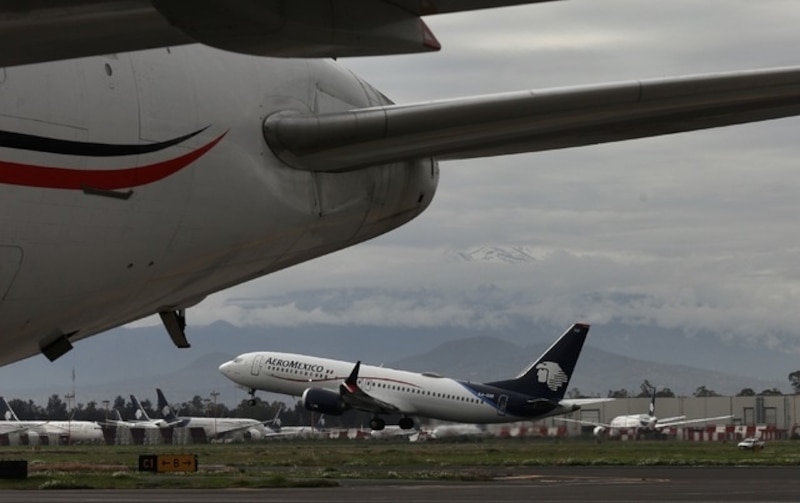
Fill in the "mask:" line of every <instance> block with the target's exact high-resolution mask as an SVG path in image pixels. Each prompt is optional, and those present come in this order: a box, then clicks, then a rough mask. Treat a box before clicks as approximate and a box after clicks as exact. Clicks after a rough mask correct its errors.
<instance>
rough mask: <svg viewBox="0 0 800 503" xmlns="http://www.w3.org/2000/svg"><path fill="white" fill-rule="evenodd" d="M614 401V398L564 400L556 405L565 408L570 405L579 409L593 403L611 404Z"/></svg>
mask: <svg viewBox="0 0 800 503" xmlns="http://www.w3.org/2000/svg"><path fill="white" fill-rule="evenodd" d="M614 400H616V398H564V399H563V400H561V401H559V402H558V404H559V405H564V406H567V407H570V406H572V405H577V406H578V407H581V406H583V405H592V404H595V403H603V402H613V401H614Z"/></svg>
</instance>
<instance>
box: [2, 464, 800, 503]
mask: <svg viewBox="0 0 800 503" xmlns="http://www.w3.org/2000/svg"><path fill="white" fill-rule="evenodd" d="M501 470H502V469H501ZM502 471H503V472H504V473H498V476H497V477H496V478H495V479H494V480H490V481H486V482H452V483H451V482H441V481H435V482H419V481H409V482H401V481H392V480H385V481H376V480H342V481H341V487H335V488H324V489H323V488H320V489H220V490H191V489H183V490H162V489H140V490H116V491H108V490H69V491H0V501H3V503H23V502H24V503H30V502H35V501H40V502H106V501H114V502H115V503H127V502H139V501H147V502H148V503H162V502H163V503H203V502H212V501H214V502H215V501H224V500H232V501H236V502H244V503H249V502H259V503H264V502H294V503H301V502H302V503H306V502H307V503H312V502H313V503H319V501H326V502H341V503H345V502H347V503H350V502H352V501H403V502H413V503H450V502H460V501H467V502H469V501H496V502H523V501H524V502H528V501H537V502H544V503H547V502H582V503H586V502H589V501H661V502H687V501H688V502H713V501H725V502H756V501H797V500H798V497H800V476H798V475H800V467H790V466H779V467H771V466H770V467H767V466H764V467H761V466H759V467H752V466H741V467H661V466H645V467H637V466H619V467H586V466H580V467H570V466H565V467H532V468H509V469H506V470H502Z"/></svg>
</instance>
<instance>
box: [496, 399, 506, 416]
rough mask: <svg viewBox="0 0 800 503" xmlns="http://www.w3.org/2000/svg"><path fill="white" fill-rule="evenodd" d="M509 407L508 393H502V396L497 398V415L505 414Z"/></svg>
mask: <svg viewBox="0 0 800 503" xmlns="http://www.w3.org/2000/svg"><path fill="white" fill-rule="evenodd" d="M507 407H508V395H500V397H499V398H498V399H497V415H498V416H505V415H506V408H507Z"/></svg>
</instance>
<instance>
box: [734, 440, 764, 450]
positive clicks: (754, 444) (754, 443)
mask: <svg viewBox="0 0 800 503" xmlns="http://www.w3.org/2000/svg"><path fill="white" fill-rule="evenodd" d="M764 445H766V443H765V442H764V441H763V440H761V439H760V438H755V437H747V438H745V439H744V440H742V441H741V442H739V443H738V444H736V446H737V447H738V448H739V449H750V450H754V451H755V450H759V449H763V448H764Z"/></svg>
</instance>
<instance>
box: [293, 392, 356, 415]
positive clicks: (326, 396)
mask: <svg viewBox="0 0 800 503" xmlns="http://www.w3.org/2000/svg"><path fill="white" fill-rule="evenodd" d="M301 401H302V402H303V407H305V408H306V409H307V410H311V411H314V412H319V413H320V414H329V415H332V416H339V415H341V414H342V413H343V412H344V411H346V410H347V409H348V408H349V407H348V406H347V404H346V403H344V401H343V400H342V397H341V396H340V395H339V393H337V392H336V391H331V390H327V389H324V388H308V389H307V390H305V391H304V392H303V396H302V398H301Z"/></svg>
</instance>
